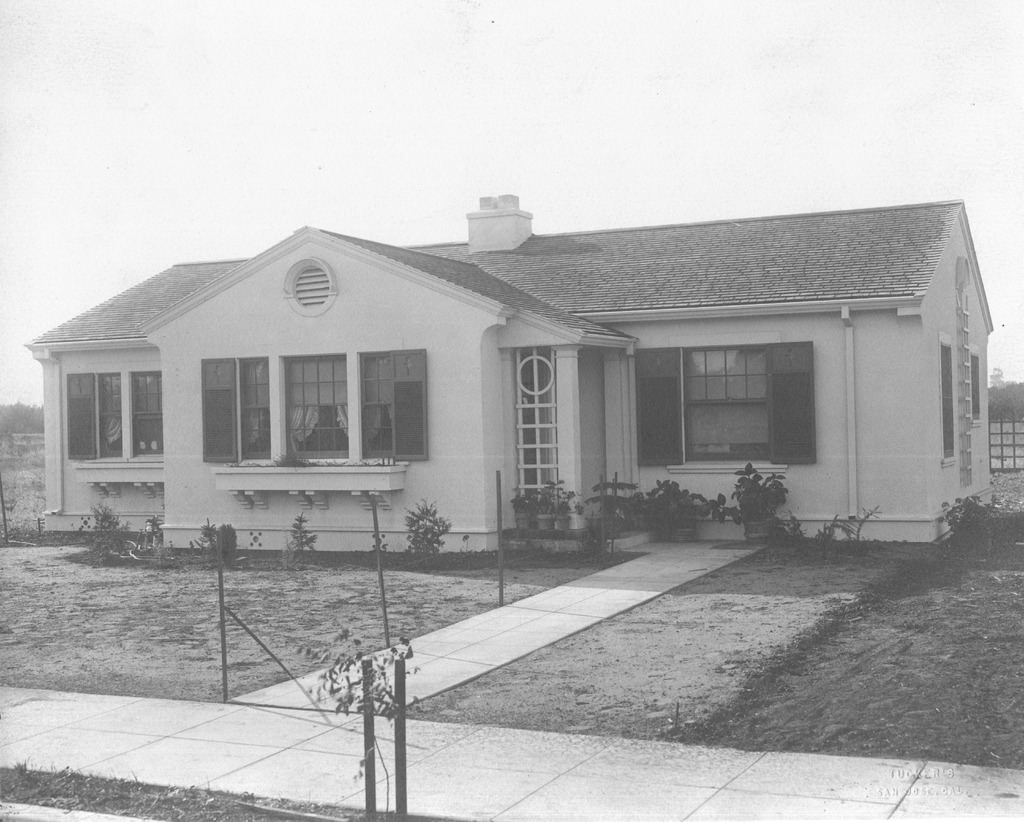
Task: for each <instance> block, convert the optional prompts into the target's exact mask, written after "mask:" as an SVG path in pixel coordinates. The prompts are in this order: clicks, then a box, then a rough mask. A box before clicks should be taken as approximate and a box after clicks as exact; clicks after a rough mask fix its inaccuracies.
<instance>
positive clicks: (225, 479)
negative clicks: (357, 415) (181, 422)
mask: <svg viewBox="0 0 1024 822" xmlns="http://www.w3.org/2000/svg"><path fill="white" fill-rule="evenodd" d="M407 468H408V466H407V465H406V464H404V463H399V464H397V465H309V466H302V467H299V468H280V467H278V466H276V465H239V466H225V467H223V468H214V469H213V476H214V480H215V482H216V486H217V490H218V491H230V492H232V493H234V492H239V491H242V492H244V491H262V492H279V493H290V492H299V493H302V492H319V493H328V492H331V491H335V492H338V493H355V492H360V491H378V492H381V491H400V490H402V489H403V488H404V487H405V472H406V469H407Z"/></svg>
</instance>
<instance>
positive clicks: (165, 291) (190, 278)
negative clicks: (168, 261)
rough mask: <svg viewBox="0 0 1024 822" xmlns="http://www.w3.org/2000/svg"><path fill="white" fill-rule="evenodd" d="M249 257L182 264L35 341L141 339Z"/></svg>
mask: <svg viewBox="0 0 1024 822" xmlns="http://www.w3.org/2000/svg"><path fill="white" fill-rule="evenodd" d="M243 262H245V260H221V261H218V262H208V263H182V264H180V265H174V266H171V267H170V268H168V269H167V270H166V271H161V272H160V273H159V274H156V275H155V276H153V277H150V278H149V279H148V280H143V281H142V282H141V283H139V284H138V285H133V286H132V287H131V288H129V289H128V290H127V291H122V292H121V293H120V294H118V295H117V296H116V297H111V298H110V299H109V300H107V301H106V302H103V303H100V304H99V305H97V306H96V307H94V308H90V309H89V310H88V311H86V312H85V313H84V314H79V315H78V316H77V317H73V318H72V319H70V320H68V321H67V322H65V323H61V324H60V325H58V326H57V327H56V328H54V329H51V330H50V331H47V332H46V333H45V334H43V335H42V336H40V337H38V338H36V339H35V340H33V341H32V344H33V345H52V344H53V343H61V342H78V341H82V340H110V341H114V340H141V339H145V334H143V333H142V330H141V329H142V326H143V324H144V323H146V322H147V321H149V320H151V319H153V318H154V317H156V316H157V315H158V314H160V313H162V312H163V311H165V310H167V309H168V308H170V307H171V306H172V305H174V304H176V303H178V302H180V301H181V300H183V299H185V298H186V297H188V296H190V295H191V294H194V293H195V292H196V291H198V290H199V289H201V288H203V287H204V286H207V285H209V284H210V283H212V282H214V281H215V280H218V279H220V278H221V277H222V276H224V275H225V274H227V273H228V272H229V271H232V270H233V269H235V268H237V267H238V266H239V265H241V264H242V263H243Z"/></svg>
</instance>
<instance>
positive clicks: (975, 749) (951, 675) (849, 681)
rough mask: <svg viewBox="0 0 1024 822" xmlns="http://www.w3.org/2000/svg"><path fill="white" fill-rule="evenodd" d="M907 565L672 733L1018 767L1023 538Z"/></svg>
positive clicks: (1022, 738)
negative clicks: (832, 623) (903, 577)
mask: <svg viewBox="0 0 1024 822" xmlns="http://www.w3.org/2000/svg"><path fill="white" fill-rule="evenodd" d="M915 569H916V574H915V577H914V578H913V579H911V580H908V581H907V584H905V585H902V586H900V585H898V586H894V587H893V588H892V589H891V590H889V591H887V592H884V593H883V595H882V596H881V597H880V598H879V599H878V600H877V601H875V602H873V603H872V604H871V606H870V607H868V608H867V609H866V610H865V612H864V613H863V614H862V615H861V617H860V618H858V619H856V620H855V621H851V622H848V623H845V624H842V625H841V626H838V627H839V628H840V629H839V630H837V631H835V632H834V633H831V632H829V633H826V634H825V635H824V636H823V637H821V638H820V641H818V642H814V643H809V644H808V645H807V646H806V647H804V648H800V649H797V650H795V652H794V653H792V654H790V655H786V656H784V657H782V658H780V659H779V660H777V667H776V668H775V669H774V670H772V671H770V672H769V673H768V674H767V675H766V676H764V677H761V678H755V680H754V681H752V682H751V683H750V685H749V688H750V690H748V691H746V692H745V693H744V694H743V697H744V698H741V699H739V700H737V702H736V703H734V704H732V705H730V706H728V707H727V709H726V710H722V711H719V712H718V713H716V714H715V715H714V716H712V717H710V718H709V719H708V720H707V721H706V722H704V723H699V724H695V725H693V726H690V727H686V726H684V727H683V729H682V731H681V733H679V734H678V735H677V738H679V739H681V740H682V741H686V742H700V743H704V744H713V745H726V746H730V747H738V748H746V749H751V750H784V751H820V752H822V753H832V754H842V755H847V756H856V755H862V756H891V757H901V758H931V759H938V760H943V761H948V762H960V763H966V764H973V765H990V766H995V767H1002V768H1020V769H1024V633H1022V626H1024V548H1018V549H1016V550H1015V551H1014V549H1012V548H1011V549H1009V550H1007V551H1005V552H1003V554H1002V555H996V556H988V557H972V558H967V559H964V560H963V561H962V562H937V561H936V562H930V563H926V564H917V565H916V566H915Z"/></svg>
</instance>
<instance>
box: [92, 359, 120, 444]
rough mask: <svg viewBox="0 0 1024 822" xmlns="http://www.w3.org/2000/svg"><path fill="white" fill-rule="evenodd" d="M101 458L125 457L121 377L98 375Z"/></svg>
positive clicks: (116, 375)
mask: <svg viewBox="0 0 1024 822" xmlns="http://www.w3.org/2000/svg"><path fill="white" fill-rule="evenodd" d="M96 379H97V382H98V384H99V393H98V396H97V403H98V408H99V435H100V456H101V457H120V456H123V453H122V452H123V449H122V435H121V375H120V374H99V375H97V378H96Z"/></svg>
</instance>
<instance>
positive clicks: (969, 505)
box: [942, 496, 992, 550]
mask: <svg viewBox="0 0 1024 822" xmlns="http://www.w3.org/2000/svg"><path fill="white" fill-rule="evenodd" d="M942 511H943V514H942V518H943V519H944V520H945V521H946V524H947V525H948V526H949V531H950V537H949V545H950V547H952V548H958V549H967V548H972V547H974V548H981V549H983V550H988V549H989V548H990V547H991V536H992V506H991V505H989V504H986V503H984V502H982V501H981V498H980V497H977V496H971V497H962V498H961V497H957V499H956V500H954V501H953V504H952V505H950V504H949V503H948V502H944V503H942Z"/></svg>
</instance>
